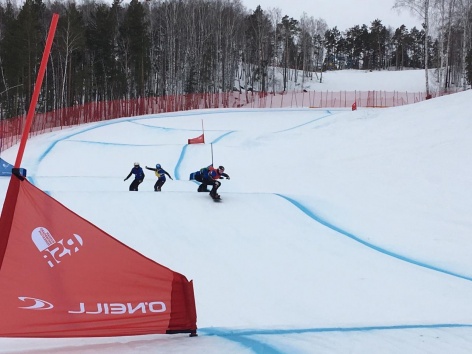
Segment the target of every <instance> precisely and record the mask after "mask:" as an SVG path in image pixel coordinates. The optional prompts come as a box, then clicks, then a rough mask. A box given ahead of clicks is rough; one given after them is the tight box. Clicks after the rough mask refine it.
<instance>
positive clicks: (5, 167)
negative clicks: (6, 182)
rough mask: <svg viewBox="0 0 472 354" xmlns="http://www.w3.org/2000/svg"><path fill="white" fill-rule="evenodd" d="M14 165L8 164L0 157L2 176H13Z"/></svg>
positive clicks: (0, 172)
mask: <svg viewBox="0 0 472 354" xmlns="http://www.w3.org/2000/svg"><path fill="white" fill-rule="evenodd" d="M12 168H13V165H11V164H9V163H8V162H6V161H5V160H4V159H2V158H1V157H0V176H11V169H12Z"/></svg>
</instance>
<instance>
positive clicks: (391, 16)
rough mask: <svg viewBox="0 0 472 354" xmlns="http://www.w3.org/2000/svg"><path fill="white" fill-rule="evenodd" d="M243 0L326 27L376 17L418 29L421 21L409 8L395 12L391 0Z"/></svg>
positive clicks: (365, 21) (248, 5)
mask: <svg viewBox="0 0 472 354" xmlns="http://www.w3.org/2000/svg"><path fill="white" fill-rule="evenodd" d="M242 3H243V4H244V6H246V8H247V9H248V10H255V9H256V8H257V6H258V5H260V6H261V8H262V10H268V9H272V8H279V9H281V10H282V16H285V15H288V16H290V17H293V18H294V19H296V20H299V19H300V18H301V15H302V14H303V12H306V13H307V15H308V16H313V17H314V18H315V19H318V18H322V19H324V20H325V21H326V23H327V24H328V27H329V28H333V27H334V26H337V27H338V29H339V30H340V31H344V30H346V29H348V28H351V27H354V26H355V25H359V26H361V25H363V24H366V25H367V26H370V24H371V22H372V21H374V20H375V19H377V18H378V19H379V20H381V21H382V24H383V25H384V26H386V27H388V26H391V27H393V28H394V29H395V28H397V27H400V26H401V25H402V24H404V25H405V26H406V27H407V28H408V29H411V28H413V27H414V26H416V27H417V28H421V20H420V19H418V18H416V17H414V16H412V15H411V14H410V12H409V10H407V9H405V10H402V12H401V13H400V14H398V12H397V10H394V9H392V7H393V4H394V3H395V1H394V0H356V1H353V0H328V1H326V0H289V1H287V0H242Z"/></svg>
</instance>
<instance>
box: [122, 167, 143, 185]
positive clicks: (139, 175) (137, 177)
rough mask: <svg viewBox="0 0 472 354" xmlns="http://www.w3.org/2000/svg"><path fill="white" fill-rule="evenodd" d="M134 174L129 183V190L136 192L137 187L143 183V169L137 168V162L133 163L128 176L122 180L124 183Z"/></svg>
mask: <svg viewBox="0 0 472 354" xmlns="http://www.w3.org/2000/svg"><path fill="white" fill-rule="evenodd" d="M133 174H134V180H133V182H131V184H130V185H129V190H130V191H136V192H137V191H138V186H139V185H140V184H141V183H143V180H144V171H143V169H142V168H141V167H140V166H139V162H135V163H134V167H133V168H132V169H131V172H130V173H129V175H128V176H126V178H125V179H124V180H125V181H126V180H127V179H128V178H130V177H131V175H133Z"/></svg>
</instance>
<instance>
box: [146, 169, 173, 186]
mask: <svg viewBox="0 0 472 354" xmlns="http://www.w3.org/2000/svg"><path fill="white" fill-rule="evenodd" d="M146 169H148V170H151V171H154V172H155V173H156V176H157V181H156V183H155V184H154V191H155V192H160V191H161V188H162V186H163V185H164V183H166V175H167V176H169V178H170V179H173V178H172V177H171V176H170V174H169V173H167V171H166V170H164V169H163V168H162V167H161V165H160V164H156V168H153V167H147V166H146Z"/></svg>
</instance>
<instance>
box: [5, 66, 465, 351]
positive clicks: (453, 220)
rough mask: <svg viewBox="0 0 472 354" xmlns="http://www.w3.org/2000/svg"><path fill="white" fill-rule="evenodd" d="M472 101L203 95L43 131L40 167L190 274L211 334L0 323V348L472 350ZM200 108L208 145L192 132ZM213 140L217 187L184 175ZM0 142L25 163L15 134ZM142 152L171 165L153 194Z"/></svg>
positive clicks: (86, 213) (31, 151)
mask: <svg viewBox="0 0 472 354" xmlns="http://www.w3.org/2000/svg"><path fill="white" fill-rule="evenodd" d="M343 73H346V76H345V77H344V83H345V88H346V89H350V84H351V81H353V80H352V79H350V76H348V74H349V73H351V72H338V73H337V75H338V78H339V79H341V80H342V74H343ZM384 74H389V75H392V78H393V77H394V75H397V73H396V72H389V73H384ZM420 75H421V72H420ZM419 77H421V76H418V72H416V71H413V72H411V82H406V80H404V84H405V88H404V89H405V90H409V88H408V87H410V85H415V84H416V81H417V80H418V78H419ZM329 78H330V73H326V79H327V80H326V85H327V86H326V88H327V89H329V87H328V86H329V82H332V81H333V80H329ZM333 78H334V77H333ZM361 79H363V80H375V81H372V82H371V86H375V85H376V84H377V81H378V77H376V76H374V75H367V74H366V75H361V76H359V77H358V78H357V79H356V80H355V81H356V83H355V84H358V81H359V80H361ZM420 81H421V80H420ZM392 82H394V80H392ZM364 84H365V85H367V83H364ZM393 89H395V88H392V90H393ZM471 110H472V91H470V90H469V91H467V92H464V93H459V94H455V95H451V96H449V97H442V98H436V99H433V100H430V101H427V102H422V103H418V104H415V105H409V106H403V107H398V108H391V109H360V110H357V111H355V112H351V111H349V110H327V109H278V110H270V109H263V110H251V109H226V110H201V111H198V110H195V111H187V112H179V113H172V114H161V115H150V116H142V117H134V118H123V119H118V120H113V121H108V122H102V123H98V124H90V125H84V126H80V127H76V128H71V129H65V130H61V131H56V132H53V133H48V134H44V135H41V136H37V137H33V138H32V139H30V140H29V142H28V144H27V147H26V152H25V155H24V158H23V163H22V167H24V168H26V169H27V170H28V176H29V179H30V181H31V182H33V183H34V184H35V185H36V186H38V187H39V188H41V189H42V190H44V191H46V192H48V193H49V194H50V195H51V196H52V197H54V198H56V199H57V200H59V201H60V202H62V203H63V204H64V205H65V206H67V207H68V208H70V209H71V210H73V211H75V212H76V213H78V214H79V215H81V216H83V217H85V218H86V219H88V220H89V221H91V222H93V223H94V224H96V225H97V226H99V227H100V228H101V229H103V230H105V231H106V232H107V233H109V234H111V235H113V236H114V237H116V238H117V239H119V240H120V241H122V242H124V243H125V244H127V245H128V246H130V247H132V248H135V249H136V250H138V251H139V252H141V253H143V254H144V255H146V256H148V257H150V258H152V259H154V260H155V261H157V262H159V263H161V264H163V265H164V266H167V267H169V268H171V269H172V270H174V271H177V272H180V273H182V274H184V275H186V276H187V278H188V279H193V281H194V287H195V298H196V304H197V314H198V322H197V324H198V327H199V336H198V337H196V338H188V336H187V335H172V336H167V335H150V336H138V337H123V338H87V339H83V338H75V339H8V338H0V352H1V353H33V352H34V353H35V354H36V353H51V352H54V353H81V354H82V353H110V354H111V353H113V354H115V353H126V354H128V353H138V352H139V353H156V352H160V353H166V354H167V353H179V354H180V353H185V354H187V353H188V354H199V353H201V354H213V353H214V354H217V353H218V354H220V353H225V354H232V353H235V354H236V353H237V354H241V353H244V354H245V353H266V354H267V353H269V354H282V353H284V354H292V353H299V354H311V353H313V352H317V353H318V352H319V353H323V354H344V353H347V352H349V353H355V354H361V353H362V354H370V353H372V354H375V353H387V354H389V353H395V354H400V353H402V354H403V353H413V354H416V353H428V354H443V353H454V354H466V353H467V354H468V353H470V348H471V347H472V307H471V306H470V299H471V298H472V258H471V257H470V255H471V254H472V239H471V237H470V235H471V231H472V219H471V218H470V215H471V214H472V189H471V188H470V186H471V184H472V177H471V176H472V155H471V154H470V151H471V150H472V140H471V139H470V136H471V134H472V120H471V119H470V115H469V112H471ZM202 120H203V122H204V124H205V137H206V141H207V144H205V145H203V144H201V145H190V146H187V145H186V141H187V139H188V138H192V137H196V136H198V135H199V134H200V129H201V122H202ZM210 143H213V148H214V162H215V164H216V165H219V164H222V165H224V166H225V167H226V170H227V172H228V174H229V175H230V176H231V180H229V181H228V180H223V181H222V187H221V188H220V194H221V195H222V198H223V201H222V203H219V204H216V203H214V202H213V201H212V200H211V199H210V198H209V197H208V196H207V195H206V194H205V193H197V192H196V188H197V185H196V184H194V183H193V182H191V181H188V180H187V179H188V175H189V173H190V172H193V171H195V170H197V169H199V168H200V167H202V166H205V165H207V164H208V163H209V162H211V154H210ZM1 157H2V158H3V159H5V160H6V161H9V162H14V160H15V157H16V147H13V148H11V149H9V150H7V151H5V152H3V153H2V156H1ZM135 160H138V161H140V162H141V165H143V166H144V165H148V166H153V165H155V164H156V163H160V164H162V166H163V167H164V168H165V169H166V170H167V171H168V172H169V173H170V174H171V175H172V176H173V177H174V178H175V180H174V181H172V180H168V181H167V183H166V184H165V185H164V187H163V191H162V192H161V193H155V192H153V184H154V182H155V176H154V175H153V174H152V172H151V171H147V172H148V173H147V174H146V179H145V181H144V183H143V184H142V185H141V186H140V191H139V192H137V193H131V192H128V191H127V189H128V185H129V183H130V180H128V181H126V182H123V178H124V177H126V175H127V174H128V172H129V170H130V169H131V167H132V164H133V162H134V161H135ZM8 180H9V178H6V177H3V178H1V179H0V201H1V199H3V198H4V193H5V190H6V186H7V184H8Z"/></svg>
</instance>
